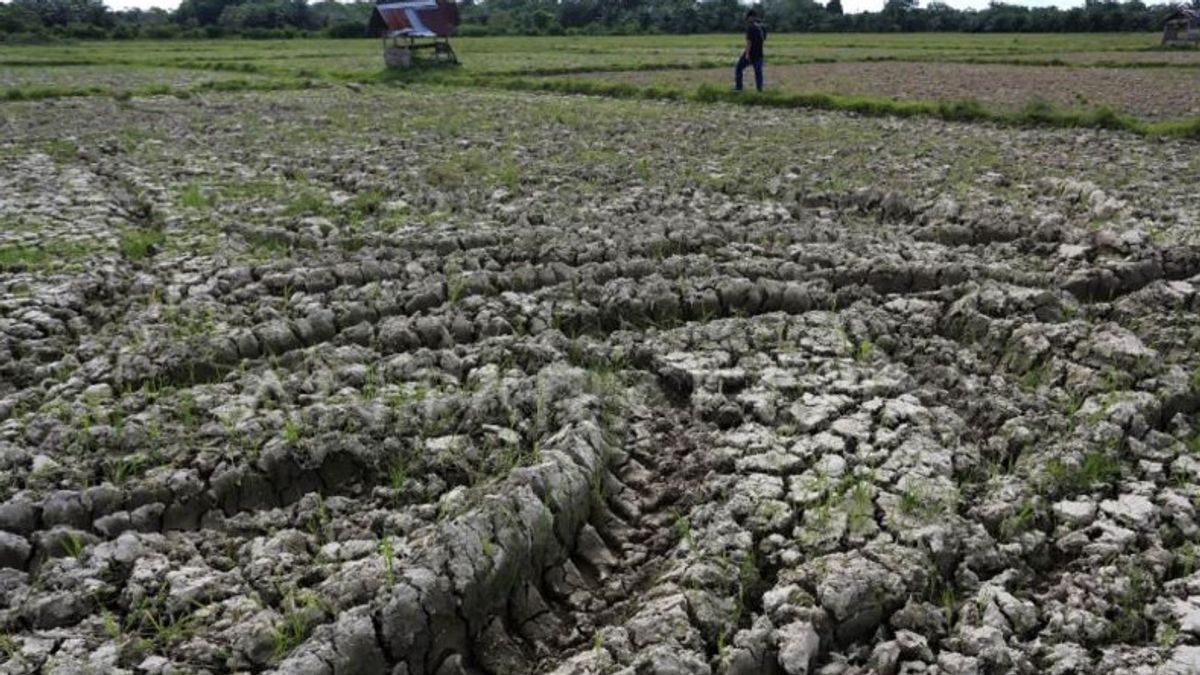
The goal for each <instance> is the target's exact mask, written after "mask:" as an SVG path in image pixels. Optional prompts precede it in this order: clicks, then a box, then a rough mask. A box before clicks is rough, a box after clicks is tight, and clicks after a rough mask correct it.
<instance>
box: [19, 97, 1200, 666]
mask: <svg viewBox="0 0 1200 675" xmlns="http://www.w3.org/2000/svg"><path fill="white" fill-rule="evenodd" d="M398 110H403V114H397V112H396V111H398ZM5 112H6V124H7V127H6V130H7V131H9V132H11V133H6V135H5V140H4V141H3V143H2V144H0V154H3V156H4V158H5V162H4V166H5V169H4V170H3V171H0V219H3V221H4V223H5V227H4V228H3V230H2V231H0V266H2V267H0V270H2V271H0V293H2V296H3V300H2V302H0V375H2V377H0V420H2V422H0V467H2V469H3V471H0V621H2V622H3V627H4V631H5V632H4V634H3V645H4V649H5V652H6V653H7V654H8V658H7V660H6V661H5V663H4V665H3V666H2V669H3V672H9V673H27V672H28V673H32V672H105V673H134V672H137V673H170V672H188V673H218V672H264V671H271V672H277V673H281V674H282V673H328V674H333V673H340V672H360V673H386V672H393V673H395V672H407V673H433V672H437V673H447V672H454V673H529V672H556V673H562V674H567V673H608V672H628V670H626V669H632V670H634V671H636V672H659V673H665V672H696V673H709V672H735V673H757V672H770V671H771V670H772V669H774V668H776V667H781V668H783V669H784V670H786V671H787V672H805V669H808V668H817V667H828V668H831V669H836V670H837V672H844V671H845V670H846V669H850V670H851V671H852V672H863V671H864V669H866V668H870V669H872V670H874V671H875V672H895V671H896V670H897V668H899V669H900V670H901V671H902V672H932V671H933V668H935V667H936V668H937V670H936V672H939V673H970V672H1033V671H1034V670H1037V669H1038V668H1042V669H1047V670H1049V671H1052V672H1089V673H1093V672H1094V673H1118V672H1121V673H1125V672H1142V670H1139V669H1145V668H1148V667H1155V668H1160V670H1159V671H1158V672H1164V673H1166V672H1180V673H1182V672H1187V671H1186V667H1187V664H1189V663H1194V662H1195V659H1196V656H1197V651H1198V650H1200V647H1198V646H1196V644H1197V635H1195V634H1194V633H1193V632H1192V631H1194V630H1195V628H1194V626H1192V624H1191V623H1189V621H1191V619H1190V617H1191V616H1192V612H1194V611H1196V609H1195V607H1196V605H1194V604H1192V603H1193V602H1194V600H1193V599H1192V595H1191V594H1192V593H1193V591H1192V590H1191V589H1192V587H1193V585H1194V584H1195V583H1196V579H1197V577H1196V575H1195V568H1194V561H1195V553H1194V548H1193V542H1194V540H1195V539H1196V537H1197V532H1198V530H1197V526H1196V522H1197V518H1198V517H1200V516H1198V515H1197V513H1196V511H1195V506H1194V505H1195V503H1196V502H1197V500H1200V487H1198V486H1197V479H1200V465H1198V464H1197V462H1196V460H1195V459H1194V457H1195V455H1194V453H1195V448H1196V447H1197V438H1200V435H1198V433H1197V431H1196V427H1195V426H1194V423H1193V416H1192V415H1193V412H1194V411H1195V410H1196V409H1197V407H1198V406H1200V394H1198V393H1197V389H1196V387H1197V386H1198V385H1197V379H1196V378H1195V376H1194V373H1196V372H1197V369H1198V368H1200V357H1197V354H1198V353H1200V351H1198V350H1197V347H1198V345H1197V336H1198V335H1200V325H1198V324H1197V321H1196V313H1195V310H1194V307H1195V304H1196V303H1197V302H1198V301H1200V300H1198V299H1200V295H1198V294H1200V291H1198V290H1197V284H1198V283H1200V277H1197V275H1198V274H1200V253H1198V251H1197V248H1196V247H1195V245H1194V244H1189V243H1186V242H1189V241H1195V240H1196V238H1197V236H1198V234H1200V222H1198V221H1197V219H1196V214H1197V213H1200V203H1198V202H1200V195H1198V194H1197V193H1196V191H1195V189H1194V188H1195V186H1194V184H1193V182H1192V181H1191V180H1190V179H1189V178H1187V177H1188V176H1194V175H1195V173H1196V169H1197V160H1196V153H1195V146H1194V145H1193V144H1191V143H1187V142H1182V141H1163V142H1159V141H1146V140H1141V139H1138V138H1136V137H1132V136H1128V135H1121V134H1109V133H1106V132H1090V131H1082V132H1081V131H1065V132H1056V131H1036V130H1012V129H1001V128H994V127H989V126H971V125H957V124H945V123H939V122H934V121H928V120H925V121H923V120H906V121H897V120H890V119H874V120H870V119H860V118H854V117H850V116H845V115H840V114H816V113H809V112H803V111H782V110H780V111H774V110H750V109H740V108H736V107H731V106H707V107H702V106H695V105H680V104H663V103H653V102H640V101H639V102H617V101H604V100H597V99H590V98H566V97H556V96H539V95H527V94H489V93H484V92H468V91H461V90H460V91H457V92H455V93H454V95H453V96H447V95H446V90H445V89H438V88H432V89H430V88H423V87H412V88H409V89H406V90H399V91H397V90H383V89H367V90H365V91H361V92H356V91H352V90H350V89H346V88H341V89H339V90H322V91H309V92H280V93H256V92H246V93H241V94H236V95H235V94H204V95H197V96H194V97H192V98H190V99H188V100H180V99H176V98H173V97H157V98H147V99H139V98H134V99H133V100H131V101H124V102H114V101H113V100H111V99H108V98H101V97H93V98H86V99H71V100H64V101H49V102H42V103H10V104H6V106H5ZM397 148H403V150H404V152H403V157H404V160H405V163H404V164H397V163H396V162H395V161H393V160H394V158H395V157H397V155H396V152H395V151H396V149H397ZM808 672H812V670H809V671H808ZM822 672H834V670H824V671H822Z"/></svg>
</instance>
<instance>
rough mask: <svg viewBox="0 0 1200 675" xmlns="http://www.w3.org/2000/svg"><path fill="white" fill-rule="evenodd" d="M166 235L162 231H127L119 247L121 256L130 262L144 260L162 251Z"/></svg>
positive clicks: (123, 234)
mask: <svg viewBox="0 0 1200 675" xmlns="http://www.w3.org/2000/svg"><path fill="white" fill-rule="evenodd" d="M165 240H166V235H164V234H163V233H162V231H161V230H127V231H125V232H123V233H122V234H121V240H120V243H119V245H118V247H119V249H120V251H121V255H123V256H125V257H126V258H127V259H129V260H144V259H146V258H148V257H150V255H151V254H152V253H154V251H155V250H156V249H161V248H162V245H163V242H164V241H165Z"/></svg>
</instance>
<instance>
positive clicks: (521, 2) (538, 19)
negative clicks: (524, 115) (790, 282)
mask: <svg viewBox="0 0 1200 675" xmlns="http://www.w3.org/2000/svg"><path fill="white" fill-rule="evenodd" d="M1192 2H1193V3H1194V4H1196V5H1198V6H1200V0H1192ZM461 5H462V8H463V19H464V23H463V26H462V33H463V34H464V35H574V34H625V35H634V34H646V33H673V34H691V33H714V32H735V31H737V30H738V29H739V27H740V26H741V22H742V14H743V13H744V11H745V6H744V5H742V4H740V3H739V1H738V0H486V1H476V0H463V1H462V2H461ZM371 7H372V3H370V2H353V3H339V2H334V1H333V0H322V1H321V2H317V3H313V4H310V3H309V2H308V0H183V3H182V4H181V5H180V6H179V8H178V9H177V10H175V11H174V12H165V11H162V10H150V11H139V10H131V11H123V12H114V11H111V10H109V9H108V8H107V7H106V6H105V5H104V4H103V0H11V2H8V3H5V2H0V40H6V41H11V42H36V41H45V40H51V39H55V38H64V37H65V38H78V39H101V38H114V39H129V38H137V37H142V38H177V37H186V38H206V37H222V36H229V35H241V36H244V37H252V38H254V37H258V38H265V37H273V38H281V37H301V36H308V35H314V34H323V35H328V36H330V37H346V38H353V37H362V36H363V35H364V34H365V31H366V22H367V19H368V17H369V15H370V11H371ZM758 8H759V10H760V11H761V12H762V13H763V14H764V16H765V19H766V23H767V26H768V27H769V28H770V29H771V30H773V31H776V32H784V31H787V32H794V31H804V32H916V31H964V32H989V33H991V32H1000V33H1014V32H1023V33H1029V32H1038V33H1055V32H1099V31H1145V30H1157V29H1158V28H1160V27H1161V25H1162V19H1163V17H1164V16H1165V15H1166V14H1167V13H1168V12H1169V11H1170V10H1171V8H1172V6H1171V5H1169V4H1156V5H1146V4H1145V3H1144V2H1142V0H1129V1H1128V2H1116V1H1115V0H1086V4H1085V5H1084V6H1083V7H1077V8H1073V9H1065V10H1064V9H1057V8H1054V7H1034V8H1030V7H1023V6H1020V5H1015V4H1005V3H1001V2H993V4H992V5H991V6H990V7H988V8H987V9H984V10H979V11H975V10H957V9H954V8H952V7H950V6H949V5H947V4H945V3H943V2H932V3H930V4H929V5H928V6H925V7H921V6H920V5H919V3H918V2H917V0H886V5H885V6H884V8H883V9H882V10H881V11H879V12H864V13H859V14H845V13H844V12H843V10H842V3H841V0H826V2H825V4H820V3H819V2H818V1H817V0H761V1H760V3H759V4H758Z"/></svg>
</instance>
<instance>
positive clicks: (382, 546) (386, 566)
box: [379, 536, 396, 586]
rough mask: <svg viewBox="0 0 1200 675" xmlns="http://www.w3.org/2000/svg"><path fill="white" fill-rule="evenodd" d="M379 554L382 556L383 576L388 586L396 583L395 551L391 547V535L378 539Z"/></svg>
mask: <svg viewBox="0 0 1200 675" xmlns="http://www.w3.org/2000/svg"><path fill="white" fill-rule="evenodd" d="M379 555H380V557H382V558H383V578H384V580H385V581H386V582H387V585H388V586H395V585H396V551H395V549H394V548H392V539H391V537H387V536H384V537H383V538H382V539H380V540H379Z"/></svg>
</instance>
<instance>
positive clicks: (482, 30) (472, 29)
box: [458, 23, 492, 37]
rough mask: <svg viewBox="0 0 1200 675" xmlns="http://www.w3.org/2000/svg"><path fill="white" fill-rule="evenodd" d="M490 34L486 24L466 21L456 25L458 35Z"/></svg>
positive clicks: (477, 35)
mask: <svg viewBox="0 0 1200 675" xmlns="http://www.w3.org/2000/svg"><path fill="white" fill-rule="evenodd" d="M491 34H492V32H491V31H490V30H488V27H487V26H484V25H481V24H477V23H467V24H463V25H461V26H459V27H458V36H459V37H487V36H489V35H491Z"/></svg>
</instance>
